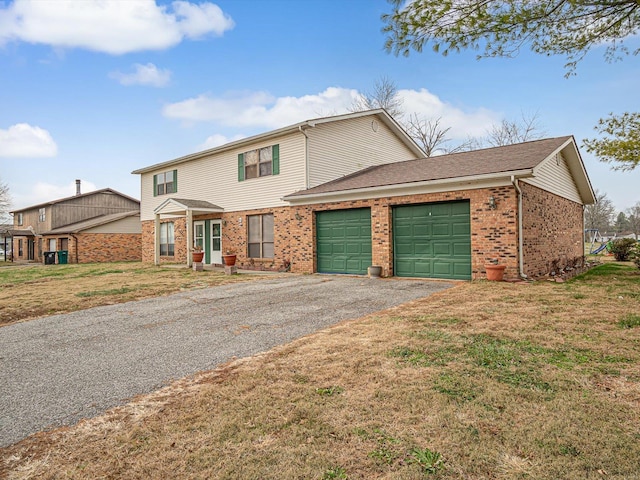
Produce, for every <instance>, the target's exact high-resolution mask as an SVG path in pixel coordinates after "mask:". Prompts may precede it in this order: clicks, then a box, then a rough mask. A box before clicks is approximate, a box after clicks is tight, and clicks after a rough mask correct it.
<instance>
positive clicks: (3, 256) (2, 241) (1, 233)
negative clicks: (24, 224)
mask: <svg viewBox="0 0 640 480" xmlns="http://www.w3.org/2000/svg"><path fill="white" fill-rule="evenodd" d="M11 230H13V225H10V224H8V223H2V224H0V261H5V262H7V261H9V260H11V244H12V241H11Z"/></svg>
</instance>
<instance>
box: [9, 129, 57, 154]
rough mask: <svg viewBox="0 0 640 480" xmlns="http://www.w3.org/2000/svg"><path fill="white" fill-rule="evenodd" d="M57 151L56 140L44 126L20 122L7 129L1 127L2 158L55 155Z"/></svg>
mask: <svg viewBox="0 0 640 480" xmlns="http://www.w3.org/2000/svg"><path fill="white" fill-rule="evenodd" d="M57 153H58V146H57V145H56V142H54V141H53V138H51V134H50V133H49V132H48V131H46V130H45V129H43V128H40V127H34V126H31V125H29V124H27V123H18V124H16V125H12V126H10V127H9V129H7V130H2V129H0V158H1V157H6V158H43V157H55V156H56V154H57Z"/></svg>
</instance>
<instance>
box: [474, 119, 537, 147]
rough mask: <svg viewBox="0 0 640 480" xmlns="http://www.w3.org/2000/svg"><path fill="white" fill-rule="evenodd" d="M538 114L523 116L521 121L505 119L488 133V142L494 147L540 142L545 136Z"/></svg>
mask: <svg viewBox="0 0 640 480" xmlns="http://www.w3.org/2000/svg"><path fill="white" fill-rule="evenodd" d="M539 120H540V119H539V116H538V113H537V112H536V113H534V114H529V115H527V114H524V113H523V114H521V119H520V120H507V119H504V120H502V122H500V123H499V124H497V125H495V124H494V125H493V126H492V127H491V128H490V129H489V130H488V131H487V137H486V142H487V143H488V144H489V145H491V146H492V147H501V146H503V145H512V144H514V143H522V142H528V141H530V140H538V139H540V138H542V137H543V136H544V135H545V132H544V131H543V130H542V129H541V128H540V125H539Z"/></svg>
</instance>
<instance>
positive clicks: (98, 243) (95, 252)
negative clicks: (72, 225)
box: [42, 233, 142, 263]
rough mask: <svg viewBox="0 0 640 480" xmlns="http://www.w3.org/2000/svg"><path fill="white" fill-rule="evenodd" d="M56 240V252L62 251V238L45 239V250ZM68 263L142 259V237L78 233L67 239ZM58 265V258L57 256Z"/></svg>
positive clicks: (132, 234)
mask: <svg viewBox="0 0 640 480" xmlns="http://www.w3.org/2000/svg"><path fill="white" fill-rule="evenodd" d="M51 238H54V239H56V240H57V242H56V250H61V249H62V244H61V241H60V240H61V238H63V237H60V236H59V235H56V236H55V237H47V236H45V237H43V238H42V245H43V248H45V249H47V250H48V248H49V239H51ZM66 250H67V251H68V252H69V253H68V257H67V262H68V263H108V262H129V261H138V262H139V261H140V260H141V259H142V255H141V253H142V235H140V234H139V233H137V234H136V233H78V234H75V235H73V236H69V237H67V249H66ZM56 263H58V258H57V255H56Z"/></svg>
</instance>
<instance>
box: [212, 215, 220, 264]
mask: <svg viewBox="0 0 640 480" xmlns="http://www.w3.org/2000/svg"><path fill="white" fill-rule="evenodd" d="M211 263H218V264H221V263H222V220H211Z"/></svg>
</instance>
